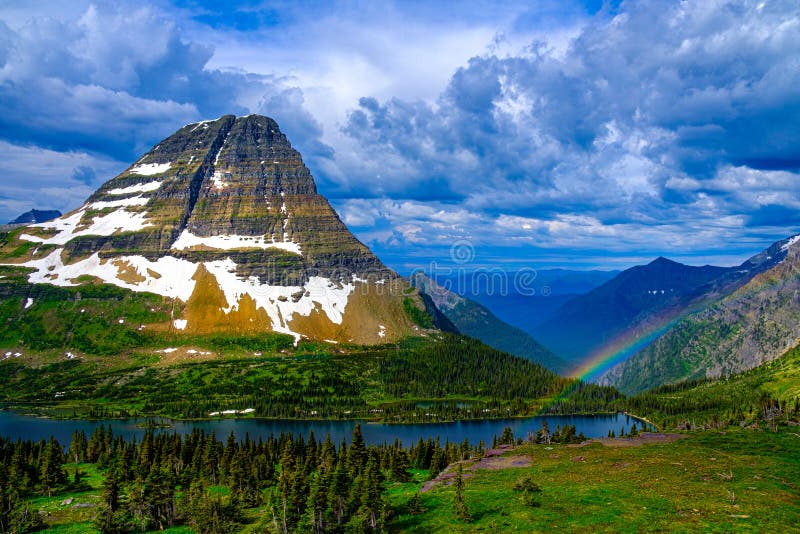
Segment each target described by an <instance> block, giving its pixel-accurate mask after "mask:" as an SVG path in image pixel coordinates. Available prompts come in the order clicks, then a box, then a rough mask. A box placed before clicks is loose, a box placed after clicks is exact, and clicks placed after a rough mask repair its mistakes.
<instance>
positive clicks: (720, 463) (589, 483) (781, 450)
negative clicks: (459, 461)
mask: <svg viewBox="0 0 800 534" xmlns="http://www.w3.org/2000/svg"><path fill="white" fill-rule="evenodd" d="M520 452H523V453H527V454H530V455H531V456H532V457H533V465H532V466H530V467H523V468H512V469H504V470H500V471H489V470H480V471H478V472H477V474H476V476H474V477H472V478H469V479H467V480H466V492H465V493H466V501H467V505H468V507H469V509H470V513H471V514H472V516H473V520H474V521H473V522H472V523H469V524H466V523H463V522H459V521H457V520H456V519H455V518H454V515H453V506H452V502H453V494H454V490H453V489H452V488H451V487H438V488H436V489H434V490H432V491H430V492H428V493H423V494H422V496H421V497H422V498H421V500H422V505H423V508H425V509H427V510H426V511H425V512H424V513H423V514H421V515H415V516H412V515H408V514H404V513H403V514H401V515H399V516H397V517H396V518H394V520H393V521H392V522H391V526H392V527H393V529H396V530H397V531H406V532H445V531H446V532H480V531H485V532H545V531H553V530H556V531H569V532H598V531H599V532H667V531H673V532H674V531H683V532H686V531H691V532H732V531H737V532H779V531H782V530H785V529H786V527H787V526H789V525H797V524H798V521H800V500H799V499H798V490H800V486H798V482H797V477H796V474H797V473H798V472H800V439H798V438H797V437H796V436H795V435H792V434H790V433H789V432H785V431H784V432H782V433H780V434H771V433H769V432H763V431H754V430H738V429H737V430H731V431H729V432H727V433H725V434H722V433H717V432H713V433H712V432H705V433H700V434H693V435H690V436H688V437H687V438H685V439H682V440H680V441H677V442H675V443H669V444H657V445H646V446H642V447H628V448H610V447H605V446H603V445H600V444H595V445H590V446H587V447H582V448H579V449H576V448H568V447H565V446H557V445H556V446H553V448H552V450H548V448H546V447H545V446H543V445H535V446H528V447H526V448H524V449H522V451H517V452H515V453H514V454H518V453H520ZM579 455H580V456H583V457H585V461H573V460H572V458H574V457H576V456H579ZM731 474H732V475H733V478H732V479H730V480H727V477H728V475H731ZM523 476H531V477H532V478H533V480H534V481H535V482H536V483H537V484H539V486H540V487H541V488H542V492H541V494H539V501H540V506H539V507H537V508H532V507H528V506H526V505H525V504H524V503H523V501H522V498H521V495H520V494H519V493H518V492H515V491H514V490H513V489H512V488H513V485H514V483H515V482H516V481H517V480H518V479H519V478H521V477H523ZM420 485H421V484H419V483H417V484H403V485H399V484H397V485H394V486H393V487H392V488H391V490H390V496H391V502H392V503H393V504H394V505H395V506H397V507H398V508H400V509H401V510H402V507H403V506H404V505H405V503H407V502H408V500H409V499H410V498H411V496H412V495H413V493H414V492H415V491H416V489H417V488H418V487H419V486H420Z"/></svg>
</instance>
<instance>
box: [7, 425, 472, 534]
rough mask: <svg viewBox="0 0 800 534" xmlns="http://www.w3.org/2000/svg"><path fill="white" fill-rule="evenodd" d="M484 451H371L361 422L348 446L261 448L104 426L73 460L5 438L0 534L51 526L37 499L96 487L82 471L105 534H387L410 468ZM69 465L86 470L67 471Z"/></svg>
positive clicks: (74, 449)
mask: <svg viewBox="0 0 800 534" xmlns="http://www.w3.org/2000/svg"><path fill="white" fill-rule="evenodd" d="M482 450H483V444H482V443H481V444H480V445H479V447H478V448H473V447H471V446H470V444H469V443H468V442H467V441H466V440H465V441H464V442H462V443H450V442H448V441H446V442H445V443H444V444H442V443H441V442H440V441H439V440H438V439H436V440H433V439H428V440H422V439H420V440H419V441H418V442H417V443H416V444H413V445H411V446H410V447H404V446H403V445H402V444H401V443H400V442H399V441H397V440H395V442H394V443H391V444H384V445H381V446H374V445H370V446H367V445H366V444H365V442H364V439H363V436H362V434H361V428H360V425H356V427H355V429H354V431H353V436H352V439H351V442H350V444H349V445H348V444H347V443H345V442H342V443H340V444H338V445H337V444H335V443H333V442H332V441H331V439H330V436H327V437H326V438H325V439H324V440H318V439H317V438H316V437H315V436H314V435H313V433H312V434H310V435H309V436H308V437H307V438H305V437H303V436H295V435H293V434H291V433H287V434H281V435H280V436H277V437H275V436H271V437H269V438H267V439H259V440H258V441H254V440H251V439H250V438H249V437H245V439H244V440H242V441H238V440H237V439H236V438H235V437H234V435H233V434H231V435H230V436H228V437H227V439H226V440H224V441H220V440H218V439H217V437H216V436H215V435H214V434H213V433H211V434H206V433H204V432H202V431H199V430H195V431H194V432H192V433H191V434H187V435H184V436H181V435H178V434H169V433H165V432H160V433H156V432H152V431H150V432H147V433H145V435H144V436H143V437H142V439H141V440H140V441H137V440H136V439H133V440H126V439H123V438H122V437H120V436H115V435H114V434H113V433H112V432H111V430H110V429H106V428H104V427H102V426H101V427H99V428H98V429H97V430H96V431H94V432H93V433H92V434H91V435H90V436H88V437H87V436H86V434H85V433H83V432H76V433H74V434H73V436H72V439H71V441H70V444H69V447H68V448H67V450H66V452H65V451H64V449H63V448H62V445H61V444H60V443H58V442H57V441H56V440H54V439H50V440H46V441H44V440H43V441H38V442H33V441H22V440H17V441H11V440H8V439H4V438H0V506H2V510H0V512H1V513H0V533H11V532H13V533H15V534H20V533H23V532H31V531H35V530H38V529H40V528H42V527H43V526H44V525H43V523H42V520H41V518H40V517H39V515H38V511H36V510H32V509H31V508H30V506H29V505H28V504H27V502H28V498H29V497H32V496H35V495H47V496H52V495H57V494H59V493H62V492H65V491H78V490H86V489H89V487H88V486H87V485H86V484H85V482H84V474H83V473H82V472H81V471H80V469H79V466H80V465H85V464H94V465H95V466H97V468H98V470H99V472H101V473H102V475H103V479H104V481H103V486H102V490H101V505H100V506H99V507H98V509H97V512H96V515H95V526H96V527H97V528H98V529H99V530H100V531H101V532H103V533H125V532H146V531H150V530H161V529H165V528H168V527H170V526H173V525H181V524H183V525H188V526H189V527H191V528H192V529H193V530H195V531H196V532H198V533H201V534H203V533H215V534H216V533H227V532H234V531H237V530H239V529H240V528H241V527H242V526H243V525H244V524H246V523H249V522H252V521H253V519H252V517H254V516H255V517H257V519H255V521H256V522H257V524H256V525H255V526H256V528H257V530H258V531H259V532H276V533H277V532H280V533H290V532H313V533H327V532H345V531H346V532H379V531H382V530H383V529H384V525H385V523H386V520H387V518H388V517H389V516H390V515H391V513H392V510H391V508H390V506H389V504H388V502H387V501H386V499H385V496H384V492H385V489H386V483H387V482H388V481H397V482H406V481H408V480H409V479H410V473H409V470H410V469H412V468H413V469H424V470H430V475H431V476H432V477H435V476H436V475H437V474H439V473H440V472H441V471H442V470H444V468H445V467H447V465H449V464H450V463H452V462H454V461H457V460H463V459H468V458H470V457H471V456H472V455H475V454H481V453H482ZM67 463H69V464H74V465H75V466H76V467H74V468H70V472H69V473H68V472H67V471H66V470H65V464H67ZM254 509H255V510H256V511H257V513H255V514H253V513H252V511H253V510H254ZM248 511H249V512H250V513H248ZM248 518H250V519H248Z"/></svg>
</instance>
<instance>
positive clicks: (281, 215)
mask: <svg viewBox="0 0 800 534" xmlns="http://www.w3.org/2000/svg"><path fill="white" fill-rule="evenodd" d="M14 239H15V241H14V240H12V241H13V242H12V243H11V245H10V246H9V247H7V248H9V249H11V248H13V247H16V248H13V250H15V251H16V252H17V253H16V254H15V255H14V259H13V263H16V264H23V265H25V266H27V267H30V268H32V269H33V272H32V273H31V274H30V275H29V279H30V281H31V282H39V283H49V284H56V285H75V284H80V283H90V282H95V281H101V282H105V283H110V284H114V285H118V286H121V287H125V288H128V289H131V290H133V291H149V292H153V293H157V294H160V295H164V296H165V297H172V298H175V299H177V301H178V302H180V303H181V306H179V307H178V309H179V310H181V309H182V310H183V311H182V312H181V315H180V316H176V317H174V320H173V323H172V325H171V326H170V327H171V328H176V329H184V330H187V331H194V332H198V333H202V332H213V331H237V332H240V331H259V330H262V329H271V330H274V331H278V332H285V333H290V334H292V335H294V336H295V337H296V338H298V339H299V338H300V337H301V336H306V337H312V338H317V339H328V340H332V341H353V342H360V343H377V342H382V341H388V340H392V339H396V338H398V337H401V336H403V335H406V334H407V333H409V332H411V331H413V329H414V328H416V326H415V325H414V324H413V323H412V321H411V320H410V319H409V317H408V314H407V313H404V312H403V300H404V299H405V300H408V299H411V300H412V301H413V302H412V304H413V305H414V306H417V307H420V308H421V307H422V303H421V301H420V299H419V297H418V295H416V294H414V293H409V286H408V284H407V282H405V281H403V280H402V279H400V278H398V277H397V276H396V275H395V273H393V272H392V271H391V270H389V269H388V268H386V267H385V266H384V265H383V264H382V263H381V262H380V260H379V259H378V258H377V257H376V256H375V255H374V254H372V252H371V251H370V250H369V249H368V248H367V247H366V246H364V245H363V244H362V243H360V242H359V241H358V240H357V239H356V238H355V237H354V236H353V235H352V234H351V233H350V232H349V231H348V229H347V228H346V227H345V225H344V224H343V223H342V221H341V220H340V219H339V217H338V216H337V214H336V212H335V211H334V210H333V208H332V207H331V206H330V204H329V203H328V201H327V200H326V199H325V198H324V197H322V196H321V195H319V194H318V193H317V190H316V185H315V184H314V180H313V178H312V176H311V173H310V172H309V170H308V168H307V167H306V166H305V165H304V164H303V160H302V158H301V156H300V154H299V153H298V152H297V151H296V150H294V149H293V148H292V146H291V144H290V143H289V141H288V140H287V138H286V136H285V135H284V134H283V133H281V131H280V129H279V127H278V125H277V123H276V122H275V121H273V120H272V119H270V118H267V117H263V116H257V115H250V116H247V117H234V116H232V115H228V116H224V117H221V118H219V119H217V120H214V121H203V122H200V123H195V124H189V125H186V126H184V127H183V128H181V129H180V130H178V131H177V132H176V133H175V134H173V135H172V136H170V137H168V138H167V139H165V140H164V141H162V142H161V143H159V144H158V145H156V146H155V147H154V148H153V149H152V150H150V151H149V152H147V153H146V154H144V156H142V157H141V158H140V159H139V160H138V161H137V162H136V163H134V164H133V165H132V166H131V167H130V168H128V169H127V170H126V171H125V172H123V173H122V174H120V175H119V176H117V177H115V178H113V179H112V180H109V181H108V182H106V183H105V184H104V185H103V186H101V187H100V188H99V189H98V190H97V191H96V192H95V193H94V194H93V195H92V196H91V197H90V198H89V199H88V200H87V201H86V203H85V204H84V205H83V206H81V207H80V208H78V209H77V210H75V211H73V212H71V213H68V214H67V215H65V216H63V217H60V218H58V219H55V220H53V221H50V222H46V223H41V224H34V225H30V226H28V227H26V228H23V229H22V230H21V231H19V232H17V233H16V234H15V235H14ZM26 244H27V245H28V248H27V249H25V251H24V253H23V254H19V253H18V252H19V251H20V250H21V249H20V247H21V246H22V247H23V248H24V245H26ZM7 260H8V255H7V256H6V259H5V260H3V261H4V262H5V263H8V261H7ZM405 305H406V307H407V306H408V303H406V304H405Z"/></svg>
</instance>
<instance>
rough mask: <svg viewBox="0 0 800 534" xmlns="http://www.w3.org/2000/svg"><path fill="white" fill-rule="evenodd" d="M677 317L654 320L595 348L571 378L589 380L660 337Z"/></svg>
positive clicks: (672, 324)
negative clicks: (641, 327)
mask: <svg viewBox="0 0 800 534" xmlns="http://www.w3.org/2000/svg"><path fill="white" fill-rule="evenodd" d="M677 321H678V318H673V319H671V320H666V321H656V324H655V325H652V326H649V327H645V328H644V329H641V330H637V331H634V332H631V331H626V332H623V333H622V334H620V335H619V336H617V337H616V338H615V339H613V340H612V341H611V342H609V343H607V344H606V345H604V346H603V347H601V348H600V349H598V350H596V351H595V352H594V353H593V354H592V355H590V356H589V357H588V358H587V359H586V360H584V361H583V362H581V364H580V365H579V366H578V367H577V368H575V369H574V370H573V371H572V373H570V377H571V378H577V379H578V380H583V381H585V382H588V381H591V380H593V379H595V378H597V377H599V376H601V375H602V374H603V373H605V372H606V371H608V370H609V369H611V368H612V367H614V366H615V365H617V364H619V363H622V362H624V361H625V360H627V359H628V358H630V357H631V356H633V355H634V354H636V353H637V352H639V351H640V350H642V349H643V348H645V347H646V346H648V345H649V344H650V343H652V342H653V341H655V340H656V339H658V338H659V337H661V336H662V335H663V334H664V333H666V332H667V330H669V329H670V328H672V327H673V326H674V325H675V323H676V322H677Z"/></svg>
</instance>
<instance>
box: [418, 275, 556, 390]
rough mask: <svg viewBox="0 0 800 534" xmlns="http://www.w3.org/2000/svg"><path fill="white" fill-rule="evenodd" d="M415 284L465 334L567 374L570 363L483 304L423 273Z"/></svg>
mask: <svg viewBox="0 0 800 534" xmlns="http://www.w3.org/2000/svg"><path fill="white" fill-rule="evenodd" d="M410 279H411V284H412V285H413V286H414V287H416V288H417V289H419V291H420V292H421V293H422V294H423V295H424V296H427V297H429V298H430V300H431V302H432V303H433V304H434V305H435V306H436V308H437V309H438V310H439V311H440V312H441V314H442V315H444V316H445V317H446V318H447V319H448V320H449V321H450V323H452V324H453V325H454V326H455V328H457V329H458V331H459V332H460V333H462V334H465V335H468V336H470V337H474V338H476V339H479V340H481V341H483V342H484V343H486V344H487V345H489V346H490V347H493V348H495V349H498V350H502V351H504V352H508V353H509V354H513V355H515V356H519V357H521V358H526V359H528V360H531V361H533V362H536V363H538V364H540V365H542V366H544V367H546V368H548V369H550V370H551V371H554V372H556V373H560V374H565V373H566V372H567V371H568V370H569V365H568V364H567V363H566V362H565V361H563V360H562V359H561V358H559V357H558V356H557V355H555V354H553V353H552V352H551V351H550V350H548V349H547V348H545V347H544V346H542V345H541V344H540V343H538V342H537V341H536V340H535V339H533V338H532V337H531V336H529V335H528V334H527V333H525V332H523V331H522V330H520V329H518V328H515V327H513V326H511V325H509V324H506V323H504V322H503V321H501V320H500V319H498V318H497V317H496V316H495V315H494V314H493V313H492V312H491V311H489V310H488V309H487V308H486V307H484V306H482V305H481V304H479V303H477V302H475V301H473V300H470V299H468V298H465V297H462V296H460V295H458V294H457V293H455V292H453V291H450V290H449V289H447V288H445V287H443V286H441V285H439V284H437V283H436V282H435V281H434V280H431V279H430V278H429V277H428V276H426V275H425V274H424V273H422V272H418V273H415V274H413V275H412V276H411V278H410Z"/></svg>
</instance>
